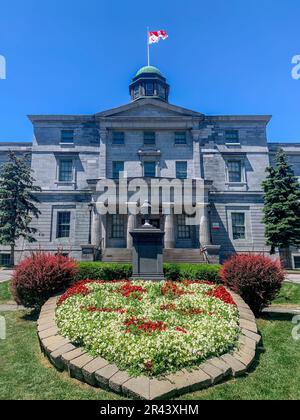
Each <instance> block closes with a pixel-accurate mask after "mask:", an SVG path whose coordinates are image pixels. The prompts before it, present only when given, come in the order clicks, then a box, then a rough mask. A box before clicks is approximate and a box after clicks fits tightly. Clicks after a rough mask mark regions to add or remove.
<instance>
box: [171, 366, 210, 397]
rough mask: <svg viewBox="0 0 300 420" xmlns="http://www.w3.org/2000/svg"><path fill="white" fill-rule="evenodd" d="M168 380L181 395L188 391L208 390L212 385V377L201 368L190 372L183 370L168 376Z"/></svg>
mask: <svg viewBox="0 0 300 420" xmlns="http://www.w3.org/2000/svg"><path fill="white" fill-rule="evenodd" d="M166 379H168V380H169V381H170V382H171V383H173V384H174V385H175V386H176V388H177V391H178V393H180V394H182V393H185V392H188V391H198V390H200V389H203V388H207V387H208V386H210V385H211V384H212V379H211V377H210V376H209V375H208V374H207V373H205V372H204V371H203V370H202V369H199V368H198V369H194V370H192V371H190V372H189V371H187V370H186V369H183V370H181V371H179V372H177V373H174V374H171V375H168V376H166Z"/></svg>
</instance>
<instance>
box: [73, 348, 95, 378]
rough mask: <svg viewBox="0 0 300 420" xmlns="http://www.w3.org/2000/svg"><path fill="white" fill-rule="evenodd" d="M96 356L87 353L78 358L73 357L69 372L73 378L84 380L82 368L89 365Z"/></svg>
mask: <svg viewBox="0 0 300 420" xmlns="http://www.w3.org/2000/svg"><path fill="white" fill-rule="evenodd" d="M93 360H94V358H93V357H92V356H90V355H88V354H87V353H85V354H83V355H82V356H79V357H77V358H76V359H72V360H71V361H70V364H69V372H70V376H72V378H76V379H79V380H80V381H82V380H83V372H82V368H83V367H84V366H85V365H87V364H88V363H90V362H92V361H93Z"/></svg>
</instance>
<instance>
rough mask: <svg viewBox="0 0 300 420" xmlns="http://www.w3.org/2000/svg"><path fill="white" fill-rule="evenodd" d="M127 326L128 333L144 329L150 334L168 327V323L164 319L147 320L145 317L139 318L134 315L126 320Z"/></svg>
mask: <svg viewBox="0 0 300 420" xmlns="http://www.w3.org/2000/svg"><path fill="white" fill-rule="evenodd" d="M124 325H125V326H126V327H127V329H126V333H129V332H138V331H143V332H146V333H148V334H151V333H153V332H156V331H158V332H161V331H165V330H166V329H167V324H165V323H164V322H162V321H145V320H144V319H138V318H136V317H132V318H130V319H128V320H126V321H125V322H124Z"/></svg>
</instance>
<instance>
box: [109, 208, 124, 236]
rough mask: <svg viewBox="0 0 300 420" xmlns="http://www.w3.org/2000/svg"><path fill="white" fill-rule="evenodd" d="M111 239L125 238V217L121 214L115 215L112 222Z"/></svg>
mask: <svg viewBox="0 0 300 420" xmlns="http://www.w3.org/2000/svg"><path fill="white" fill-rule="evenodd" d="M111 237H112V238H113V239H123V238H124V216H123V215H120V214H113V215H112V221H111Z"/></svg>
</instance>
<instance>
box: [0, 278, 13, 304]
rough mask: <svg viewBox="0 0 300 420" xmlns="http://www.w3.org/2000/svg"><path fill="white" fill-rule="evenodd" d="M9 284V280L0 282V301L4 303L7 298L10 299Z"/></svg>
mask: <svg viewBox="0 0 300 420" xmlns="http://www.w3.org/2000/svg"><path fill="white" fill-rule="evenodd" d="M9 286H10V282H9V281H6V282H4V283H0V303H5V302H7V301H8V300H11V299H12V296H11V293H10V288H9Z"/></svg>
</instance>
